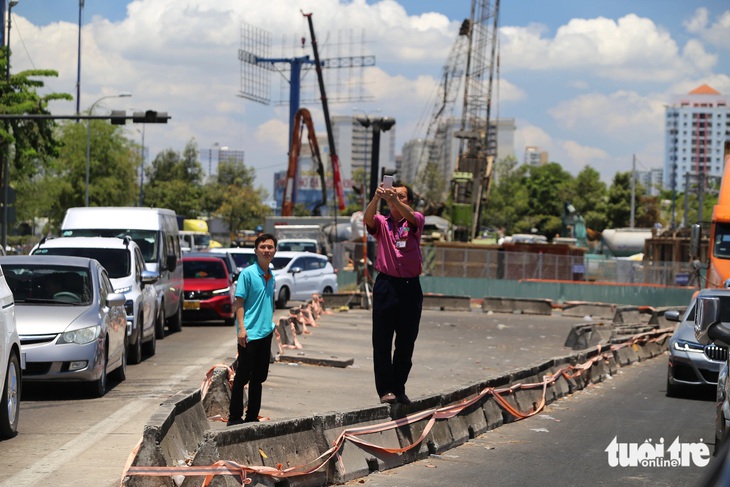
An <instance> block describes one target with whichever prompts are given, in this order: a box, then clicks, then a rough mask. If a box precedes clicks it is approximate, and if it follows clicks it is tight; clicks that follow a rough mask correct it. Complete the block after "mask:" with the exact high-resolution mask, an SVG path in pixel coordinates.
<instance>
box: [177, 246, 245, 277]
mask: <svg viewBox="0 0 730 487" xmlns="http://www.w3.org/2000/svg"><path fill="white" fill-rule="evenodd" d="M213 250H217V252H213ZM183 257H216V258H219V259H221V260H223V263H224V264H225V265H226V268H227V269H228V273H229V274H230V275H231V280H233V281H234V282H235V280H236V279H238V274H239V272H240V271H239V270H238V263H237V262H236V259H234V258H233V255H232V254H231V253H230V252H228V249H225V248H221V247H218V248H216V249H210V251H209V252H185V253H184V254H183Z"/></svg>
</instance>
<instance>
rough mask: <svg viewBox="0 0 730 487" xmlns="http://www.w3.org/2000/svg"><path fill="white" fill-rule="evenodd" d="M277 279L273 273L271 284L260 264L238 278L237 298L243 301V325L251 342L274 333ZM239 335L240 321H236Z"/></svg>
mask: <svg viewBox="0 0 730 487" xmlns="http://www.w3.org/2000/svg"><path fill="white" fill-rule="evenodd" d="M275 279H276V278H275V277H274V274H273V273H271V277H270V278H269V282H266V279H264V271H263V270H262V269H261V267H260V266H259V264H258V262H256V264H255V265H250V266H248V267H246V268H245V269H244V270H243V271H241V274H240V275H239V276H238V285H237V287H236V297H237V298H242V299H243V324H244V326H245V327H246V333H247V334H248V339H249V340H260V339H262V338H265V337H267V336H268V335H269V333H271V332H272V331H274V321H273V320H274V290H275V289H276V280H275ZM236 334H238V320H236Z"/></svg>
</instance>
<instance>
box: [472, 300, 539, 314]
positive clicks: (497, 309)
mask: <svg viewBox="0 0 730 487" xmlns="http://www.w3.org/2000/svg"><path fill="white" fill-rule="evenodd" d="M482 311H484V312H488V311H492V312H494V313H522V314H529V315H550V314H552V312H553V302H552V300H551V299H535V298H503V297H490V296H488V297H485V298H484V299H483V300H482Z"/></svg>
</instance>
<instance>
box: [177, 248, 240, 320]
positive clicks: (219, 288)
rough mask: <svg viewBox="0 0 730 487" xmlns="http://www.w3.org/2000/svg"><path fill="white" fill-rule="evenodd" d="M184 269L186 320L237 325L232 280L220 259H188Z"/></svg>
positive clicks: (183, 262) (184, 311) (186, 258)
mask: <svg viewBox="0 0 730 487" xmlns="http://www.w3.org/2000/svg"><path fill="white" fill-rule="evenodd" d="M182 266H183V281H184V282H183V289H184V291H183V295H184V297H185V300H184V302H183V321H214V320H215V321H223V322H225V324H226V325H233V324H234V323H235V316H234V314H233V300H234V294H235V291H234V286H235V283H234V282H233V278H232V276H231V274H230V273H229V272H228V269H227V268H226V265H225V263H224V262H223V260H221V259H220V258H219V257H197V256H196V257H189V256H188V257H186V256H183V259H182Z"/></svg>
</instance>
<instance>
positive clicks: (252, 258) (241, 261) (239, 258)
mask: <svg viewBox="0 0 730 487" xmlns="http://www.w3.org/2000/svg"><path fill="white" fill-rule="evenodd" d="M231 255H233V260H235V261H236V267H238V268H240V269H245V268H246V267H248V266H250V265H251V264H255V263H256V254H239V253H235V254H231Z"/></svg>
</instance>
